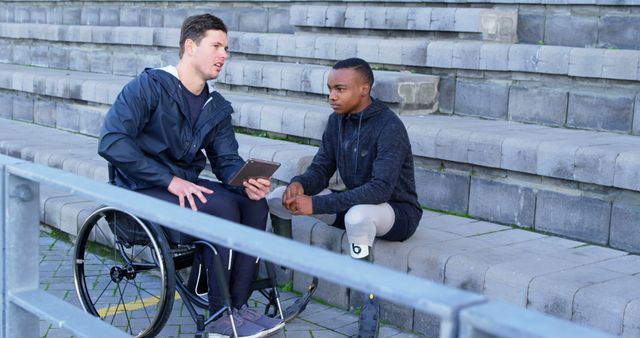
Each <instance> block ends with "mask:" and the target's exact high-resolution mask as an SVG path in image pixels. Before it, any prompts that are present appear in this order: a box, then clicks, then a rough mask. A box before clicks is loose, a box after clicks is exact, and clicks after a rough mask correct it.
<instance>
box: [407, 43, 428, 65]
mask: <svg viewBox="0 0 640 338" xmlns="http://www.w3.org/2000/svg"><path fill="white" fill-rule="evenodd" d="M427 44H428V43H427V42H423V41H407V42H405V43H403V44H402V46H401V47H400V50H401V54H402V55H401V59H400V64H403V65H408V66H424V65H425V64H426V63H427Z"/></svg>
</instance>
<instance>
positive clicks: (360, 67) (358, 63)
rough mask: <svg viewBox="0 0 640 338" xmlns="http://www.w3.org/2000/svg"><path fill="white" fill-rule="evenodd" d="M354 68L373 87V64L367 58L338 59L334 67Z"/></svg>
mask: <svg viewBox="0 0 640 338" xmlns="http://www.w3.org/2000/svg"><path fill="white" fill-rule="evenodd" d="M343 68H353V70H355V71H356V72H358V73H360V75H362V76H363V77H364V79H365V80H366V81H367V82H368V83H369V86H371V87H373V71H372V70H371V66H370V65H369V63H368V62H367V61H365V60H362V59H359V58H349V59H346V60H342V61H338V62H337V63H336V64H335V65H333V69H343Z"/></svg>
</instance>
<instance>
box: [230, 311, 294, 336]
mask: <svg viewBox="0 0 640 338" xmlns="http://www.w3.org/2000/svg"><path fill="white" fill-rule="evenodd" d="M238 316H239V317H242V319H244V320H245V321H247V322H252V323H254V324H257V325H259V326H260V327H262V328H264V330H265V333H266V334H271V333H273V332H276V331H278V330H280V329H282V328H283V327H284V321H282V319H280V317H275V318H272V317H269V316H265V315H263V314H261V313H258V311H256V310H254V309H250V308H249V307H248V306H247V305H246V304H245V305H242V307H241V308H240V309H239V310H237V315H236V317H238Z"/></svg>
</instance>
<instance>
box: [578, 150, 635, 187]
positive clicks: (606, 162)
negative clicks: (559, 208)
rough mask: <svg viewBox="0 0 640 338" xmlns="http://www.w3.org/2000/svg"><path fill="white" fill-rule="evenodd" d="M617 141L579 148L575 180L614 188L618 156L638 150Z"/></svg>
mask: <svg viewBox="0 0 640 338" xmlns="http://www.w3.org/2000/svg"><path fill="white" fill-rule="evenodd" d="M616 141H619V140H615V139H612V140H610V141H607V140H603V142H602V143H607V144H601V145H594V146H584V147H580V148H578V150H577V151H576V154H575V171H574V174H573V176H574V178H575V180H577V181H580V182H589V183H595V184H599V185H603V186H613V184H614V176H615V168H616V159H617V158H618V155H619V154H620V153H621V152H623V151H625V150H629V151H634V150H636V149H637V146H635V145H627V144H619V143H617V142H616Z"/></svg>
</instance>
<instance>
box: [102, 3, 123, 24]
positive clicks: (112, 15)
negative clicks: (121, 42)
mask: <svg viewBox="0 0 640 338" xmlns="http://www.w3.org/2000/svg"><path fill="white" fill-rule="evenodd" d="M100 25H101V26H119V25H120V9H119V8H118V7H102V8H100Z"/></svg>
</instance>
